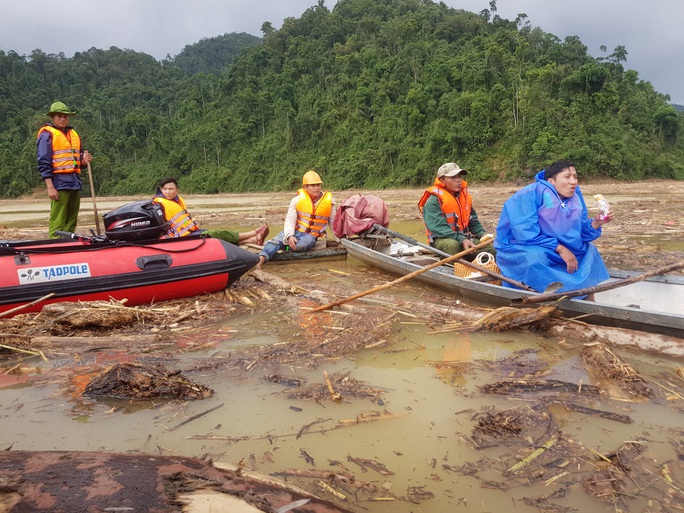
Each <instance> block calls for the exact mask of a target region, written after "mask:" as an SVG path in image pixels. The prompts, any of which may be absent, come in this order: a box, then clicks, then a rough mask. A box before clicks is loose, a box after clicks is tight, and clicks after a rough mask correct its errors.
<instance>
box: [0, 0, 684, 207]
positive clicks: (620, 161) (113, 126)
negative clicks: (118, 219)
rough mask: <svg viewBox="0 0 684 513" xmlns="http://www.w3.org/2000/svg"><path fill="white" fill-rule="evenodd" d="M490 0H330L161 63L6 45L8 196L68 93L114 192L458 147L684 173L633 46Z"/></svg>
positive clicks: (403, 163)
mask: <svg viewBox="0 0 684 513" xmlns="http://www.w3.org/2000/svg"><path fill="white" fill-rule="evenodd" d="M490 5H491V10H485V11H482V12H480V13H471V12H466V11H462V10H455V9H452V8H449V7H447V6H446V5H444V4H441V3H434V2H432V1H430V0H340V1H339V2H338V3H337V4H336V5H335V7H334V9H332V10H329V9H328V8H327V7H325V5H324V2H323V0H319V3H318V4H317V5H315V6H313V7H311V8H310V9H308V10H306V11H305V12H304V13H303V14H302V15H301V17H299V18H288V19H286V20H285V22H284V23H283V26H282V27H281V29H279V30H274V29H273V27H272V26H271V25H270V24H269V23H264V25H263V27H262V30H263V39H258V38H254V37H252V36H249V35H247V34H227V35H225V36H221V37H217V38H211V39H203V40H202V41H200V42H198V43H197V44H196V45H191V46H188V47H186V48H185V49H184V50H183V52H181V54H179V55H178V56H176V57H174V58H169V59H167V60H164V61H162V62H159V61H156V60H155V59H154V58H152V57H151V56H148V55H146V54H143V53H138V52H135V51H131V50H120V49H118V48H110V49H108V50H104V49H95V48H91V49H90V50H85V51H83V52H80V53H77V54H75V55H74V57H73V58H67V57H65V56H64V55H46V54H45V53H43V52H41V51H34V52H33V53H32V54H31V55H29V56H21V55H18V54H16V53H15V52H12V51H9V52H4V51H0V154H1V155H2V159H0V195H2V196H17V195H21V194H24V193H26V192H28V191H30V190H31V189H32V188H34V187H35V186H37V185H40V184H41V180H40V177H39V175H38V173H37V171H36V163H35V133H36V131H37V129H38V128H39V127H40V126H41V124H43V123H44V122H45V121H46V120H47V118H46V117H45V115H44V113H45V112H46V111H47V108H48V106H49V105H50V103H51V102H52V101H54V100H62V101H64V102H65V103H66V104H67V105H68V106H69V107H71V108H73V109H75V110H77V111H78V115H76V116H74V117H73V118H72V122H73V124H74V126H75V127H76V129H77V130H78V132H79V133H80V134H81V136H82V138H83V139H84V141H85V144H84V146H85V147H87V148H88V149H89V150H90V151H91V152H92V153H93V154H94V156H95V160H94V162H93V172H94V174H95V186H96V189H97V191H98V194H100V195H111V194H143V195H144V194H149V193H151V192H152V190H153V186H154V183H155V182H156V181H157V180H158V179H159V178H161V177H163V176H167V175H174V176H176V177H178V178H179V180H180V182H181V187H182V188H183V189H184V190H185V191H186V192H195V193H212V192H241V191H254V190H283V189H292V188H294V187H296V186H297V185H298V180H299V179H300V177H301V174H302V172H303V171H305V170H306V169H308V168H311V167H314V168H316V169H317V170H319V171H320V172H321V174H322V176H323V178H324V180H325V181H326V183H327V184H328V185H329V186H330V187H333V188H349V187H367V188H381V187H387V186H392V187H397V186H402V185H412V186H415V185H421V184H427V183H429V182H430V181H431V180H432V178H433V175H434V171H435V169H436V168H437V167H438V166H439V165H440V164H441V163H443V162H445V161H447V160H455V161H457V162H458V163H459V164H461V165H462V166H464V167H467V168H468V169H470V170H472V171H474V172H473V173H472V174H471V179H473V180H476V181H477V180H479V181H484V180H494V179H508V178H515V177H519V176H530V175H531V173H532V172H533V171H536V170H539V169H540V168H541V167H543V165H544V164H546V163H548V162H550V161H552V160H555V159H557V158H568V159H571V160H573V161H575V162H576V163H577V164H578V167H579V170H580V173H581V174H583V175H585V176H606V177H613V178H619V179H626V180H635V179H642V178H647V177H662V178H676V179H684V132H683V130H682V129H683V127H684V113H681V112H677V110H676V109H675V108H674V107H673V106H672V105H669V104H668V100H669V97H667V96H666V95H663V94H660V93H658V92H656V91H654V90H653V87H652V86H651V84H650V83H648V82H644V81H642V80H640V78H639V76H638V73H637V72H635V71H625V70H624V68H623V63H624V62H625V59H626V57H627V51H626V49H625V48H623V47H617V48H616V49H614V51H613V52H612V53H610V51H609V52H606V55H605V56H604V57H602V58H598V59H596V58H593V57H591V56H589V55H588V53H587V48H586V47H585V46H584V45H583V44H582V42H581V41H580V40H579V39H578V38H576V37H570V38H566V39H565V40H564V41H561V40H559V39H558V38H557V37H556V36H554V35H552V34H549V33H546V32H544V31H543V28H532V27H531V25H530V23H529V22H528V20H527V19H526V18H525V17H524V16H521V17H519V18H518V19H516V20H506V19H502V18H500V17H499V16H497V15H496V10H495V7H496V6H495V2H491V3H490ZM239 49H241V52H239V53H238V50H239Z"/></svg>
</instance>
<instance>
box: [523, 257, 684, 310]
mask: <svg viewBox="0 0 684 513" xmlns="http://www.w3.org/2000/svg"><path fill="white" fill-rule="evenodd" d="M682 268H684V260H680V261H679V262H675V263H674V264H670V265H666V266H664V267H659V268H658V269H652V270H650V271H646V272H645V273H643V274H638V275H636V276H630V277H629V278H623V279H622V280H617V281H609V282H605V283H600V284H599V285H594V286H593V287H586V288H584V289H577V290H567V291H565V292H556V293H553V294H539V295H538V296H530V297H517V298H514V299H511V303H513V304H520V303H524V304H531V303H544V302H546V301H556V300H557V299H565V298H571V297H577V296H586V295H588V294H593V293H594V292H603V291H606V290H612V289H616V288H618V287H624V286H625V285H630V284H632V283H637V282H640V281H644V280H645V279H646V278H650V277H651V276H658V275H659V274H665V273H669V272H671V271H677V270H678V269H682Z"/></svg>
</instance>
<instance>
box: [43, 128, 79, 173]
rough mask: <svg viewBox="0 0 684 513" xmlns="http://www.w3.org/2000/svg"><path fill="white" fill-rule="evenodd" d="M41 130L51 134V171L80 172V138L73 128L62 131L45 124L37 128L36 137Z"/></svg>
mask: <svg viewBox="0 0 684 513" xmlns="http://www.w3.org/2000/svg"><path fill="white" fill-rule="evenodd" d="M43 132H50V134H52V172H53V173H80V172H81V138H80V137H79V136H78V134H77V133H76V130H74V129H73V128H72V129H70V130H69V131H67V132H66V133H64V132H63V131H61V130H60V129H59V128H55V127H54V126H51V125H45V126H44V127H42V128H41V129H40V130H38V135H37V136H36V139H37V138H38V137H40V134H42V133H43Z"/></svg>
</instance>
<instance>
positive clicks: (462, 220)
mask: <svg viewBox="0 0 684 513" xmlns="http://www.w3.org/2000/svg"><path fill="white" fill-rule="evenodd" d="M430 196H435V197H436V198H437V199H438V200H439V206H440V207H441V209H442V213H443V214H444V219H445V220H446V222H447V224H448V225H449V227H450V228H451V229H452V230H453V231H455V232H458V231H461V232H464V233H466V234H467V233H469V225H470V213H471V211H472V209H473V198H472V197H471V196H470V194H468V182H466V181H465V180H464V181H463V185H462V187H461V192H460V194H459V195H458V196H457V197H455V196H453V195H452V194H451V193H450V192H449V191H447V190H446V189H445V188H444V184H443V183H442V182H441V181H440V180H439V179H435V183H434V184H433V185H432V186H431V187H428V188H427V189H426V190H425V192H424V193H423V196H421V198H420V201H419V202H418V208H419V209H420V211H421V213H422V212H423V207H424V206H425V202H426V201H427V200H428V198H429V197H430ZM425 232H426V233H427V237H428V240H429V241H430V242H432V241H433V240H434V237H433V235H432V232H430V230H429V229H428V228H427V226H426V227H425Z"/></svg>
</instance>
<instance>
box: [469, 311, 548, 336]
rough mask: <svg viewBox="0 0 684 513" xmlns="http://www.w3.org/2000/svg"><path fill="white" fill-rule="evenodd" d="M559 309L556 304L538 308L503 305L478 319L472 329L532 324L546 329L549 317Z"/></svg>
mask: <svg viewBox="0 0 684 513" xmlns="http://www.w3.org/2000/svg"><path fill="white" fill-rule="evenodd" d="M557 311H558V310H557V309H556V307H554V306H541V307H538V308H514V307H512V306H502V307H501V308H497V309H496V310H494V311H492V312H490V313H488V314H487V315H485V316H484V317H481V318H480V319H478V320H477V321H476V322H475V323H474V324H473V325H472V326H471V329H474V330H476V331H506V330H511V329H515V328H520V327H522V326H532V325H534V326H536V327H539V328H541V329H546V328H548V325H549V319H551V317H553V315H554V314H555V313H556V312H557Z"/></svg>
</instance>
